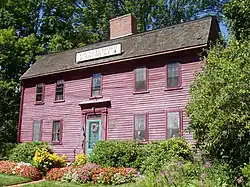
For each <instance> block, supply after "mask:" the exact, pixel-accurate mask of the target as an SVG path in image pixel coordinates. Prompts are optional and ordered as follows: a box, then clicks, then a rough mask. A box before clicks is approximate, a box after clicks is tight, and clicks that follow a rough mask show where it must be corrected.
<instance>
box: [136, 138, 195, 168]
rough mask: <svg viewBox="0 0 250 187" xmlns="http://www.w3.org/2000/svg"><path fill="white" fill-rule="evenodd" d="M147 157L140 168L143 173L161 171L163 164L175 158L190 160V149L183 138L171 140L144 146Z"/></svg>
mask: <svg viewBox="0 0 250 187" xmlns="http://www.w3.org/2000/svg"><path fill="white" fill-rule="evenodd" d="M146 153H147V156H146V158H145V160H144V161H143V164H142V166H141V171H143V172H145V171H146V172H147V171H149V172H155V171H159V170H161V167H162V166H163V165H164V163H166V162H168V161H170V160H171V159H175V158H182V159H184V160H192V159H193V157H192V148H191V147H190V145H189V144H188V143H187V142H186V141H185V140H184V139H183V138H171V139H168V140H164V141H157V142H152V143H150V144H148V145H146Z"/></svg>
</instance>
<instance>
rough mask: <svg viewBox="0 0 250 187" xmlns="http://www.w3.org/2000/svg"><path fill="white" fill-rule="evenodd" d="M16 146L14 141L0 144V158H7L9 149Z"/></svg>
mask: <svg viewBox="0 0 250 187" xmlns="http://www.w3.org/2000/svg"><path fill="white" fill-rule="evenodd" d="M15 146H16V144H14V143H3V144H2V145H1V146H0V160H8V155H9V154H10V150H11V149H13V148H14V147H15Z"/></svg>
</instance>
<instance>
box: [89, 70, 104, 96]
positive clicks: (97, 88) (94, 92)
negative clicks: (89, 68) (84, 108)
mask: <svg viewBox="0 0 250 187" xmlns="http://www.w3.org/2000/svg"><path fill="white" fill-rule="evenodd" d="M101 77H102V75H101V74H100V73H96V74H94V75H93V76H92V85H91V97H96V96H101Z"/></svg>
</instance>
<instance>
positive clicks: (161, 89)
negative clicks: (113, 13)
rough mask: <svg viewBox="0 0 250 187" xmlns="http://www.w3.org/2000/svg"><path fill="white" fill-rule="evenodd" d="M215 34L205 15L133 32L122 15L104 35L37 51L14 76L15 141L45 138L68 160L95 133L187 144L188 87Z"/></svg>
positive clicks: (88, 145) (213, 21) (213, 22)
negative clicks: (17, 100)
mask: <svg viewBox="0 0 250 187" xmlns="http://www.w3.org/2000/svg"><path fill="white" fill-rule="evenodd" d="M218 33H219V27H218V23H217V21H216V19H215V18H214V17H206V18H202V19H199V20H195V21H190V22H185V23H181V24H178V25H174V26H170V27H166V28H162V29H157V30H152V31H148V32H144V33H139V34H137V26H136V20H135V18H134V17H133V16H132V15H131V14H129V15H125V16H122V17H118V18H114V19H112V20H110V40H108V41H104V42H100V43H96V44H92V45H88V46H85V47H82V48H77V49H72V50H68V51H64V52H59V53H53V54H49V55H45V56H42V57H41V58H40V59H39V60H38V61H37V62H36V63H35V64H33V65H32V66H31V67H30V68H29V69H28V70H27V72H26V73H24V74H23V76H22V77H21V85H22V98H21V106H20V118H19V133H18V140H19V142H30V141H44V142H49V143H51V145H52V147H53V150H54V151H55V152H57V153H59V154H66V155H67V156H68V160H73V159H74V155H75V154H77V153H79V152H81V151H83V152H85V153H86V154H89V153H90V152H91V150H92V148H93V146H94V144H95V143H96V141H98V140H107V139H135V140H139V141H151V140H162V139H168V138H170V137H173V136H183V137H184V138H185V139H186V140H187V141H188V142H190V143H192V135H191V134H189V133H188V132H183V130H184V129H185V128H186V127H187V125H188V122H189V119H188V117H187V116H186V115H185V106H186V105H187V103H188V97H189V94H188V90H189V87H190V83H191V81H192V80H193V79H194V75H195V73H196V72H197V71H200V70H201V68H202V65H203V62H202V61H201V60H200V58H199V57H200V55H201V53H202V52H203V51H204V49H205V48H207V47H208V45H209V43H210V41H212V42H214V41H215V40H216V39H218V36H219V35H218Z"/></svg>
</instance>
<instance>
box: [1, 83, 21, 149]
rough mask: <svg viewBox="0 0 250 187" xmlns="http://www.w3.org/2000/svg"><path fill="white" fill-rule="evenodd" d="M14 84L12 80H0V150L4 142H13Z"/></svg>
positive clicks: (15, 119)
mask: <svg viewBox="0 0 250 187" xmlns="http://www.w3.org/2000/svg"><path fill="white" fill-rule="evenodd" d="M17 91H18V90H17V88H16V84H15V82H13V81H10V82H6V81H0V106H1V107H0V142H1V144H0V150H1V147H2V146H3V144H4V143H5V142H15V141H16V136H15V135H16V133H17V119H18V104H17V103H18V100H19V96H18V94H16V93H17Z"/></svg>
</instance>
